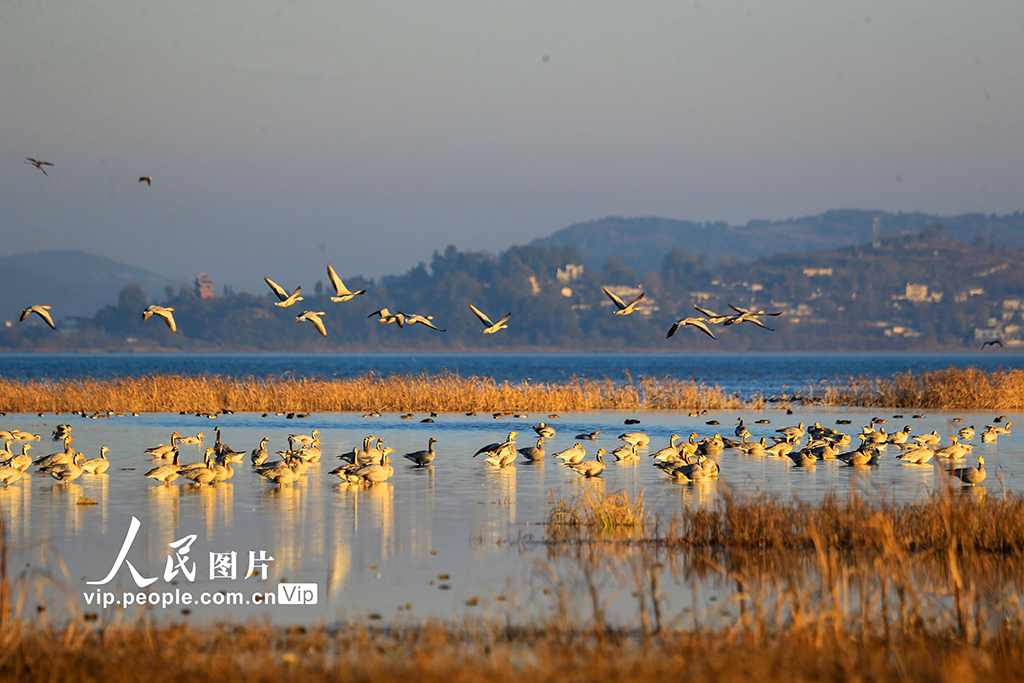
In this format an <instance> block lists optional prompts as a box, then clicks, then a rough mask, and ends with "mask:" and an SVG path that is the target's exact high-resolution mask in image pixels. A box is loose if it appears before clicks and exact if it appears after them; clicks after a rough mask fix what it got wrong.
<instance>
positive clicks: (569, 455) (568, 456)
mask: <svg viewBox="0 0 1024 683" xmlns="http://www.w3.org/2000/svg"><path fill="white" fill-rule="evenodd" d="M607 452H608V451H605V453H607ZM586 455H587V452H586V451H585V450H583V446H581V445H579V444H578V443H577V444H573V446H572V448H566V449H565V450H564V451H559V452H558V453H555V457H556V458H558V459H559V460H561V461H562V462H563V463H568V464H574V463H578V462H581V461H582V460H583V458H584V457H586Z"/></svg>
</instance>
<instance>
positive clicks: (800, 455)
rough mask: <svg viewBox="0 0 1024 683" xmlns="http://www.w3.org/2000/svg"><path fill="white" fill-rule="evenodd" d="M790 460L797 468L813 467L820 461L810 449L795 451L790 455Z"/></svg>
mask: <svg viewBox="0 0 1024 683" xmlns="http://www.w3.org/2000/svg"><path fill="white" fill-rule="evenodd" d="M789 459H790V460H792V461H793V465H794V466H795V467H813V466H814V464H815V463H817V462H818V459H817V458H816V457H814V454H813V453H811V452H810V450H808V449H806V448H805V449H803V450H800V451H795V452H793V453H790V454H789Z"/></svg>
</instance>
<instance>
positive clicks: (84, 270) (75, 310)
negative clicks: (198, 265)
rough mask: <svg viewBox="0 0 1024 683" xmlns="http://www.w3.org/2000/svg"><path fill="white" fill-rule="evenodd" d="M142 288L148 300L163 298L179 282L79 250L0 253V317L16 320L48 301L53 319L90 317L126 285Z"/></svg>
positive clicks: (175, 287)
mask: <svg viewBox="0 0 1024 683" xmlns="http://www.w3.org/2000/svg"><path fill="white" fill-rule="evenodd" d="M131 283H136V284H138V285H139V286H141V287H142V289H143V291H145V292H146V295H147V296H148V297H149V298H150V300H154V299H160V300H163V299H165V298H166V297H165V295H164V288H165V287H171V288H173V289H174V291H175V292H177V291H178V288H179V287H180V286H181V285H182V284H183V283H180V282H175V281H174V280H170V279H168V278H165V277H163V276H162V275H157V274H156V273H153V272H151V271H148V270H145V269H143V268H136V267H135V266H129V265H125V264H123V263H118V262H117V261H112V260H110V259H108V258H104V257H103V256H93V255H92V254H85V253H83V252H80V251H43V252H37V253H33V254H19V255H17V256H0V319H2V320H8V321H9V320H17V319H18V316H19V315H20V314H21V311H22V309H24V308H25V307H26V306H30V305H33V304H48V305H50V306H53V310H52V311H51V314H52V315H53V318H54V320H60V319H62V318H65V317H68V316H73V317H77V316H85V317H91V316H93V315H95V313H96V311H98V310H99V309H101V308H103V307H104V306H106V305H107V304H116V303H117V295H118V293H119V292H120V291H121V289H122V288H123V287H124V286H125V285H128V284H131Z"/></svg>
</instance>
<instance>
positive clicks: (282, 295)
mask: <svg viewBox="0 0 1024 683" xmlns="http://www.w3.org/2000/svg"><path fill="white" fill-rule="evenodd" d="M263 281H264V282H266V283H267V286H268V287H270V289H271V291H273V292H274V294H276V295H277V298H278V299H280V301H275V302H274V305H275V306H280V307H281V308H286V307H288V306H291V305H292V304H294V303H296V302H299V301H305V299H304V298H303V297H301V296H299V294H301V293H302V287H296V288H295V291H294V292H292V293H291V294H289V293H288V292H286V291H285V289H284V287H282V286H281V285H279V284H277V283H276V282H274V281H273V280H271V279H270V278H269V277H265V278H263Z"/></svg>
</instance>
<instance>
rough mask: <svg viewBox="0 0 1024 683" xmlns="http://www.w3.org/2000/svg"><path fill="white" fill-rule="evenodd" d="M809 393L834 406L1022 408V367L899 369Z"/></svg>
mask: <svg viewBox="0 0 1024 683" xmlns="http://www.w3.org/2000/svg"><path fill="white" fill-rule="evenodd" d="M808 394H809V396H810V400H811V401H812V402H815V403H821V404H824V405H833V406H892V407H907V408H909V407H914V408H931V409H936V408H959V409H966V410H971V409H979V408H992V409H996V410H1022V409H1024V370H997V371H993V372H985V371H983V370H979V369H977V368H947V369H945V370H934V371H930V372H922V373H918V374H914V373H911V372H902V373H897V374H896V375H894V376H893V377H887V378H884V379H870V378H865V377H857V378H849V379H847V380H845V381H842V382H839V381H837V382H834V383H832V384H831V385H830V386H829V387H828V388H827V389H825V390H824V392H820V393H815V392H813V391H811V392H808Z"/></svg>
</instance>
